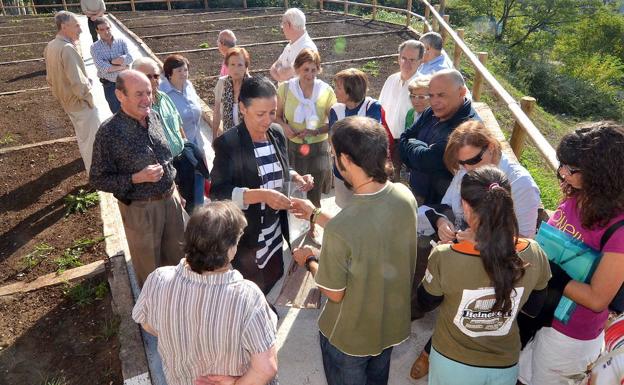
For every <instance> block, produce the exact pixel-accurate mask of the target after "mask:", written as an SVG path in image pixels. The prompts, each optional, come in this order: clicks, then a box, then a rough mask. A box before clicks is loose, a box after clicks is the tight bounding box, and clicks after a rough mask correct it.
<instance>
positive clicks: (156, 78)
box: [145, 74, 160, 80]
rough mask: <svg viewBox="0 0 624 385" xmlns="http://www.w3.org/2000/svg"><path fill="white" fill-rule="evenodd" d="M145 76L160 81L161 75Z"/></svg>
mask: <svg viewBox="0 0 624 385" xmlns="http://www.w3.org/2000/svg"><path fill="white" fill-rule="evenodd" d="M145 76H147V78H148V79H154V80H158V79H160V74H145Z"/></svg>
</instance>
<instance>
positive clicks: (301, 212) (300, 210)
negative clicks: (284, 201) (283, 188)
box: [290, 198, 315, 220]
mask: <svg viewBox="0 0 624 385" xmlns="http://www.w3.org/2000/svg"><path fill="white" fill-rule="evenodd" d="M291 202H292V205H291V207H290V212H291V213H293V215H294V216H295V217H297V218H299V219H305V220H308V219H310V216H311V215H312V211H313V210H314V208H315V207H314V205H313V204H312V202H310V201H309V200H307V199H299V198H292V199H291Z"/></svg>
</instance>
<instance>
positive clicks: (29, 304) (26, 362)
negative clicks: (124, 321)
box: [0, 275, 123, 385]
mask: <svg viewBox="0 0 624 385" xmlns="http://www.w3.org/2000/svg"><path fill="white" fill-rule="evenodd" d="M118 328H119V321H118V319H117V318H116V317H115V316H114V315H113V312H112V309H111V296H110V290H108V284H107V282H106V277H105V276H104V275H100V276H97V277H95V278H92V279H89V280H85V281H83V282H78V283H73V284H71V285H59V286H54V287H48V288H44V289H39V290H37V291H33V292H29V293H16V294H13V295H9V296H4V297H0V378H2V381H1V382H2V383H3V384H33V385H38V384H46V385H48V384H59V385H60V384H63V385H70V384H71V385H84V384H93V385H121V384H122V383H123V378H122V375H121V363H120V361H119V341H118V338H117V331H118Z"/></svg>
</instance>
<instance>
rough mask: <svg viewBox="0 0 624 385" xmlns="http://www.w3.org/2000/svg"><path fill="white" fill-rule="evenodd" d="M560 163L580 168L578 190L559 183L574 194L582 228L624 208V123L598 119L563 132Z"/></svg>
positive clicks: (601, 222) (605, 220)
mask: <svg viewBox="0 0 624 385" xmlns="http://www.w3.org/2000/svg"><path fill="white" fill-rule="evenodd" d="M557 158H558V159H559V162H560V163H561V164H565V165H568V166H573V167H577V168H579V169H580V170H581V178H582V179H581V183H582V187H581V188H580V189H575V188H573V187H572V186H570V185H568V184H567V183H565V182H563V183H562V189H563V192H564V194H565V196H566V198H567V197H576V199H577V204H578V208H579V211H580V216H581V223H582V224H583V227H585V228H588V229H594V228H599V227H604V226H606V225H607V223H608V222H609V221H610V220H611V219H613V218H614V217H616V216H617V215H619V214H621V213H622V212H623V211H624V125H622V124H619V123H616V122H612V121H601V122H597V123H592V124H588V125H585V126H583V127H581V128H578V129H577V130H575V131H574V132H571V133H569V134H567V135H565V136H564V137H563V138H562V139H561V143H559V146H558V147H557Z"/></svg>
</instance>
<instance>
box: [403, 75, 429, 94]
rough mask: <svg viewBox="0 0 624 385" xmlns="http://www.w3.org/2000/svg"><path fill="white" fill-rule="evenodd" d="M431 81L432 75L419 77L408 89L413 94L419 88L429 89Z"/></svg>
mask: <svg viewBox="0 0 624 385" xmlns="http://www.w3.org/2000/svg"><path fill="white" fill-rule="evenodd" d="M430 81H431V76H430V75H421V76H417V77H416V78H415V79H414V80H412V81H411V82H410V83H409V84H408V85H407V89H408V90H409V91H410V92H411V91H414V90H417V89H419V88H429V82H430Z"/></svg>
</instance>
